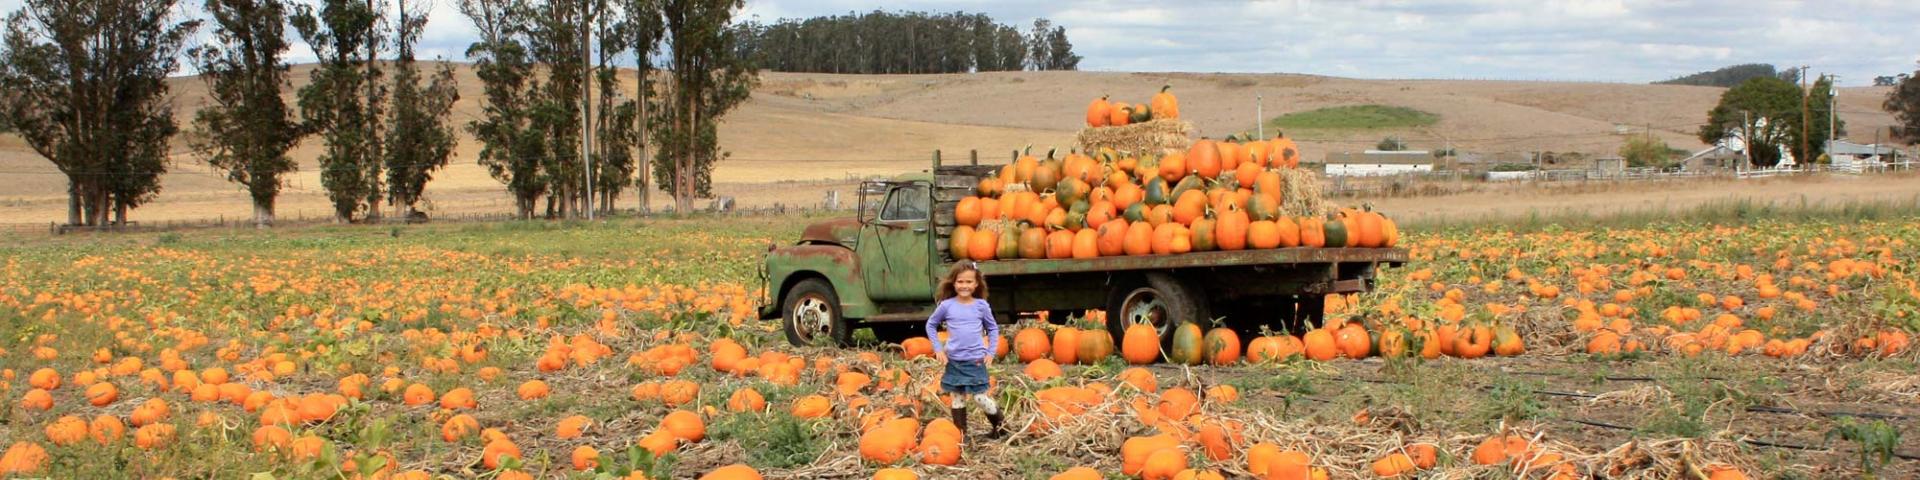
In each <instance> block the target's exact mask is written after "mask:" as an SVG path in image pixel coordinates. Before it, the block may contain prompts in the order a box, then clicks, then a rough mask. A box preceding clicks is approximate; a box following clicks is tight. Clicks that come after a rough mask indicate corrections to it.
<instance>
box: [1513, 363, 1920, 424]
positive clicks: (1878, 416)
mask: <svg viewBox="0 0 1920 480" xmlns="http://www.w3.org/2000/svg"><path fill="white" fill-rule="evenodd" d="M1507 373H1512V374H1516V375H1532V376H1542V377H1558V378H1572V377H1570V376H1567V375H1564V374H1558V373H1553V372H1507ZM1601 378H1604V379H1606V380H1607V381H1627V382H1655V381H1659V379H1656V378H1652V377H1601ZM1695 380H1717V381H1726V379H1725V378H1722V377H1698V378H1696V379H1695ZM1533 393H1534V394H1537V395H1551V396H1557V397H1572V398H1585V399H1589V400H1591V399H1594V398H1598V396H1596V395H1588V394H1584V393H1571V392H1555V391H1547V390H1533ZM1746 411H1747V412H1748V413H1773V414H1781V415H1806V416H1820V417H1854V418H1865V419H1872V420H1913V419H1914V417H1913V416H1911V415H1900V414H1893V413H1872V412H1847V411H1826V410H1813V411H1808V410H1796V409H1792V408H1786V407H1765V406H1754V407H1747V410H1746Z"/></svg>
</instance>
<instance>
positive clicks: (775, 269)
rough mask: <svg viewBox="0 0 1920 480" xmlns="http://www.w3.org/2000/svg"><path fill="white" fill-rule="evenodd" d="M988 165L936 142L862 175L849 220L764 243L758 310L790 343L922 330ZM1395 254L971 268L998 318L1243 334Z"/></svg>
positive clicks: (1362, 278)
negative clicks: (1042, 315) (935, 148)
mask: <svg viewBox="0 0 1920 480" xmlns="http://www.w3.org/2000/svg"><path fill="white" fill-rule="evenodd" d="M998 169H999V166H994V165H974V164H966V165H942V164H941V163H940V160H939V155H938V153H936V154H935V155H934V161H933V168H932V169H931V170H928V171H926V172H922V173H917V174H908V175H902V176H899V177H895V178H893V179H891V180H884V181H868V182H864V183H863V184H861V186H860V190H859V196H860V202H859V207H858V208H857V210H856V216H855V217H854V218H846V219H836V220H829V221H824V222H820V223H816V224H813V225H809V226H808V227H806V229H805V230H804V231H802V232H801V234H800V238H799V239H798V240H797V241H795V242H794V243H792V244H789V245H785V246H777V245H770V246H769V247H768V250H767V253H766V258H765V261H764V262H763V264H762V267H761V270H760V278H761V282H762V286H763V289H762V291H763V292H765V294H764V295H765V298H763V299H762V302H761V307H760V312H759V313H760V317H761V318H762V319H764V320H774V319H778V320H780V321H781V323H782V324H783V325H782V328H783V329H784V330H785V332H786V336H787V340H788V341H789V342H791V343H793V344H795V345H806V344H816V343H831V344H835V345H846V344H848V343H849V341H850V339H851V334H852V332H853V330H855V329H858V328H872V329H873V332H874V334H875V336H876V337H877V338H879V339H880V340H883V341H898V340H902V339H905V338H908V337H912V336H916V335H921V334H923V330H921V328H922V326H923V325H924V322H925V320H926V319H927V316H928V315H929V314H931V313H932V311H933V307H934V305H935V303H936V302H935V301H934V291H935V289H936V288H937V287H938V285H939V283H940V281H941V278H942V277H943V276H944V275H945V273H946V272H947V270H948V268H950V266H951V265H952V263H953V262H954V261H956V260H955V259H954V258H952V256H951V255H950V253H949V249H948V248H947V238H948V235H949V234H950V233H951V232H952V231H953V229H954V228H955V227H956V226H957V223H956V221H955V219H954V208H955V205H956V204H957V203H958V201H959V200H960V199H961V198H963V197H966V196H968V195H973V194H974V190H975V187H976V186H977V185H978V183H979V180H980V178H981V177H982V176H985V175H991V174H993V172H997V171H998ZM875 200H877V201H875ZM1406 261H1407V251H1406V250H1405V249H1399V248H1281V249H1266V250H1234V251H1210V252H1192V253H1185V254H1178V255H1147V256H1124V257H1101V258H1090V259H1009V260H990V261H981V262H978V266H979V269H980V271H981V272H982V273H983V274H985V276H986V279H987V283H988V285H990V287H991V289H990V294H991V296H990V297H989V298H988V301H989V302H990V303H991V304H992V305H993V308H994V313H995V316H996V317H998V318H999V319H1000V321H1001V322H1002V323H1010V322H1012V321H1014V320H1015V319H1017V318H1019V317H1020V316H1021V315H1022V314H1027V313H1036V312H1053V313H1051V314H1049V315H1048V317H1049V318H1050V319H1051V320H1052V321H1055V322H1058V321H1062V320H1064V319H1065V318H1067V315H1066V312H1071V311H1080V310H1091V309H1103V310H1105V311H1107V312H1109V313H1108V315H1107V329H1108V330H1109V331H1110V332H1112V333H1113V334H1114V338H1116V339H1117V338H1120V335H1121V333H1122V331H1123V330H1124V329H1125V327H1126V326H1128V325H1129V324H1131V323H1148V324H1151V325H1153V326H1154V327H1155V328H1156V329H1157V330H1159V332H1160V333H1161V336H1162V339H1163V340H1162V341H1163V342H1164V341H1167V340H1168V339H1170V338H1171V336H1172V332H1173V330H1174V327H1176V326H1177V325H1178V324H1179V323H1180V322H1201V324H1202V326H1203V327H1204V326H1206V325H1208V324H1209V323H1211V322H1212V321H1215V320H1219V321H1223V322H1224V324H1225V325H1227V326H1230V327H1233V328H1235V329H1236V330H1239V331H1240V332H1241V334H1242V338H1245V339H1251V338H1252V335H1250V334H1251V333H1255V332H1258V331H1259V328H1260V327H1261V326H1268V327H1272V328H1275V329H1278V328H1279V327H1280V326H1283V325H1286V326H1291V327H1292V328H1295V329H1297V328H1300V327H1302V326H1304V325H1318V324H1319V322H1321V321H1322V318H1321V316H1322V311H1323V310H1322V309H1323V307H1324V300H1325V298H1326V295H1327V294H1331V293H1350V292H1364V291H1368V290H1371V289H1372V287H1373V281H1374V274H1375V272H1376V271H1377V270H1378V269H1379V268H1380V267H1382V266H1397V265H1400V264H1403V263H1405V262H1406Z"/></svg>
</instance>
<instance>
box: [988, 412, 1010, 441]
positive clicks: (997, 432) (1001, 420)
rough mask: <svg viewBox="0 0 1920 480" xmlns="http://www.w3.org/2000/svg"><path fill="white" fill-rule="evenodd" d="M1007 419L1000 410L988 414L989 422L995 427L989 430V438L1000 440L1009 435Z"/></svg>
mask: <svg viewBox="0 0 1920 480" xmlns="http://www.w3.org/2000/svg"><path fill="white" fill-rule="evenodd" d="M1005 420H1006V417H1004V416H1002V415H1001V414H1000V412H993V413H988V414H987V424H988V425H991V426H993V429H992V430H990V431H988V432H987V439H989V440H999V439H1001V438H1003V437H1006V436H1007V428H1006V423H1005Z"/></svg>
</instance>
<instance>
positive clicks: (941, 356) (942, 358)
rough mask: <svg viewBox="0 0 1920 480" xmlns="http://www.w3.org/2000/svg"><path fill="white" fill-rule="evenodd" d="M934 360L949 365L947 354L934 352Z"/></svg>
mask: <svg viewBox="0 0 1920 480" xmlns="http://www.w3.org/2000/svg"><path fill="white" fill-rule="evenodd" d="M933 359H934V360H939V361H940V363H947V352H933Z"/></svg>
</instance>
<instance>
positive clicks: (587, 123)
mask: <svg viewBox="0 0 1920 480" xmlns="http://www.w3.org/2000/svg"><path fill="white" fill-rule="evenodd" d="M592 2H593V0H582V1H581V2H580V71H581V73H582V74H581V75H580V159H581V160H584V161H585V162H586V164H587V173H586V177H585V178H586V180H587V220H593V75H594V74H595V73H597V72H594V71H593V7H592V5H593V3H592Z"/></svg>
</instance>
